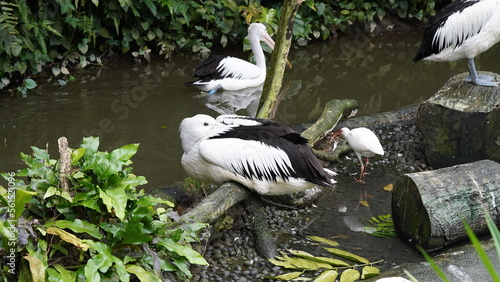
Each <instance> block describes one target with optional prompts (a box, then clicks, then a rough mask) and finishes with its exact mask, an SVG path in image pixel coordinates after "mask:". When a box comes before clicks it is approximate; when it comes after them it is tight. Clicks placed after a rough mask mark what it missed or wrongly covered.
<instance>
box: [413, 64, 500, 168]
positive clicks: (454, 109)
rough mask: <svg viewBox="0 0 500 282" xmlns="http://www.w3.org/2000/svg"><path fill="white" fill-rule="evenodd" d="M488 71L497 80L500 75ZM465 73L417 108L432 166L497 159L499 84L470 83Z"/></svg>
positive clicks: (499, 158)
mask: <svg viewBox="0 0 500 282" xmlns="http://www.w3.org/2000/svg"><path fill="white" fill-rule="evenodd" d="M487 74H488V75H494V76H495V77H496V78H497V80H498V81H500V75H498V74H494V73H487ZM466 76H467V74H460V75H457V76H455V77H453V78H451V79H450V80H449V81H448V82H447V83H446V84H445V85H444V86H443V87H442V88H441V89H440V90H439V91H438V92H437V93H436V94H435V95H434V96H432V97H431V98H430V99H429V100H427V101H426V102H424V103H422V105H421V106H420V108H419V110H418V117H417V127H418V129H419V130H420V132H421V133H422V135H423V136H424V138H425V142H426V157H427V161H428V162H429V164H430V165H431V166H432V167H436V168H439V167H446V166H452V165H456V164H462V163H467V162H471V161H477V160H482V159H491V160H495V161H500V86H498V87H483V86H477V85H473V84H470V83H468V82H465V81H464V78H465V77H466Z"/></svg>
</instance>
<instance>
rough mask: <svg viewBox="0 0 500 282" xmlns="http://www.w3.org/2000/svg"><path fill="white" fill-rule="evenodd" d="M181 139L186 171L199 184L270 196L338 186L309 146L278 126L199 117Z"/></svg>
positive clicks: (183, 130) (249, 120)
mask: <svg viewBox="0 0 500 282" xmlns="http://www.w3.org/2000/svg"><path fill="white" fill-rule="evenodd" d="M180 137H181V141H182V148H183V150H184V154H183V156H182V160H181V163H182V166H183V168H184V170H185V171H186V173H187V174H188V175H189V176H190V177H192V178H194V179H196V180H198V181H202V182H210V183H214V184H218V185H220V184H222V183H224V182H226V181H231V180H232V181H235V182H238V183H241V184H243V185H245V186H246V187H248V188H250V189H253V190H255V191H256V192H258V193H260V194H264V195H279V194H289V193H294V192H299V191H304V190H307V189H309V188H312V187H313V186H314V185H322V186H330V185H332V184H333V183H335V181H333V180H332V179H331V178H330V177H331V175H328V173H327V171H326V170H325V169H323V167H322V166H321V164H320V163H319V161H318V159H316V157H315V156H314V154H313V153H312V150H311V148H310V147H309V146H308V145H307V140H306V139H304V138H303V137H301V136H300V134H298V133H296V132H294V131H293V130H292V129H290V128H289V127H286V126H284V125H282V124H280V123H278V122H274V121H271V120H265V119H254V118H250V117H243V116H236V115H222V116H219V117H218V118H217V119H214V118H212V117H211V116H208V115H203V114H199V115H195V116H193V117H190V118H185V119H184V120H183V121H182V122H181V125H180Z"/></svg>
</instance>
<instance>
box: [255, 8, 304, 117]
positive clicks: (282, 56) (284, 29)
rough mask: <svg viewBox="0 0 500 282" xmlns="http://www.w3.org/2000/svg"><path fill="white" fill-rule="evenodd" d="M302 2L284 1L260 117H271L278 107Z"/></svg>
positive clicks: (263, 93) (258, 115)
mask: <svg viewBox="0 0 500 282" xmlns="http://www.w3.org/2000/svg"><path fill="white" fill-rule="evenodd" d="M302 2H304V0H285V1H284V3H283V10H282V11H281V19H280V24H279V27H278V35H277V38H276V45H275V47H274V51H273V55H272V57H271V64H270V65H271V69H270V71H269V74H268V75H267V78H266V81H265V82H264V90H263V91H262V96H261V98H260V99H261V102H262V101H264V104H263V105H262V107H261V108H260V111H259V113H258V114H257V117H258V118H269V116H270V113H271V112H273V109H274V108H275V107H276V101H277V100H278V94H279V91H280V89H281V84H282V82H283V74H284V73H285V67H286V62H287V57H288V52H289V51H290V46H291V45H292V36H293V23H294V21H295V15H296V14H297V10H298V9H299V6H300V4H301V3H302Z"/></svg>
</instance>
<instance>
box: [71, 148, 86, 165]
mask: <svg viewBox="0 0 500 282" xmlns="http://www.w3.org/2000/svg"><path fill="white" fill-rule="evenodd" d="M84 154H85V148H78V149H76V150H73V152H71V164H73V165H76V164H77V163H78V161H79V160H80V159H81V158H82V157H83V155H84Z"/></svg>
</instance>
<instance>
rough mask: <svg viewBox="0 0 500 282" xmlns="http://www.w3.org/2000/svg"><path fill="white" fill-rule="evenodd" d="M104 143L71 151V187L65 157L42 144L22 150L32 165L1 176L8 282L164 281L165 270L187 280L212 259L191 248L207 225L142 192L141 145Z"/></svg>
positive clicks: (1, 248)
mask: <svg viewBox="0 0 500 282" xmlns="http://www.w3.org/2000/svg"><path fill="white" fill-rule="evenodd" d="M98 146H99V140H98V138H94V137H88V138H84V139H83V142H82V145H81V147H80V148H79V149H76V150H73V151H72V154H71V164H72V172H71V173H70V175H69V181H70V185H69V186H70V188H69V189H68V190H65V189H62V188H60V187H61V182H62V181H61V178H60V174H59V168H60V165H61V164H60V161H58V160H54V159H51V158H50V156H49V154H48V152H47V150H43V149H39V148H36V147H32V149H33V155H26V154H21V159H22V160H23V162H24V163H25V164H26V165H27V168H25V169H22V170H20V171H18V172H17V173H14V172H10V173H4V174H2V176H3V177H4V178H5V179H6V180H7V181H8V183H9V184H8V187H7V188H4V187H1V186H0V202H1V205H0V214H1V215H2V216H3V218H2V220H0V255H1V256H2V257H8V258H9V259H8V262H9V263H10V264H7V265H5V264H2V265H1V267H2V271H1V273H2V274H1V275H0V279H1V280H2V281H75V279H76V280H78V281H101V280H107V281H129V280H130V279H131V277H133V276H135V277H137V278H139V279H140V280H141V281H163V279H161V278H162V271H167V272H172V273H175V274H176V275H177V277H178V278H179V279H181V280H188V279H189V278H190V277H191V273H190V271H189V265H190V264H202V265H206V264H207V262H206V261H205V259H204V258H203V257H202V256H201V255H200V254H199V253H198V252H196V251H194V250H193V249H192V247H191V243H192V242H195V241H197V240H198V238H197V235H196V234H197V232H198V231H199V230H200V229H201V228H204V227H205V226H206V225H205V224H201V223H192V224H184V225H183V226H177V225H176V223H174V222H173V220H172V219H171V217H174V218H175V217H177V216H178V215H176V213H175V212H173V211H172V206H173V205H172V203H170V202H168V201H165V200H161V199H159V198H155V197H153V196H151V195H145V194H144V191H143V190H141V191H139V192H138V191H136V187H137V186H139V185H143V184H145V183H147V181H146V179H145V178H144V177H143V176H137V175H134V174H133V173H132V168H131V167H128V165H130V164H131V163H132V162H131V161H130V158H131V157H132V156H133V155H134V154H135V153H136V152H137V149H138V146H139V145H138V144H130V145H126V146H123V147H121V148H119V149H116V150H113V151H112V152H109V153H108V152H100V151H98ZM23 179H26V180H27V182H25V181H24V180H23Z"/></svg>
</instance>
